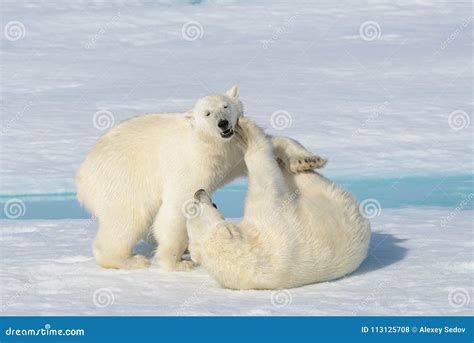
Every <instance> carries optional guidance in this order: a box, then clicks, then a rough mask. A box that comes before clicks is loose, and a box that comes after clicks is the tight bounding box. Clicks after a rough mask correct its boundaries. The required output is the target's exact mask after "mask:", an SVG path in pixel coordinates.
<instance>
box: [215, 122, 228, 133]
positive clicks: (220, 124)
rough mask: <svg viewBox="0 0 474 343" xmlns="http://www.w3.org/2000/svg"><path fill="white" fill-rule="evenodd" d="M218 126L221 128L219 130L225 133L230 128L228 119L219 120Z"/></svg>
mask: <svg viewBox="0 0 474 343" xmlns="http://www.w3.org/2000/svg"><path fill="white" fill-rule="evenodd" d="M217 126H218V127H219V129H221V130H222V131H225V130H227V129H228V128H229V121H228V120H227V119H221V120H219V122H218V123H217Z"/></svg>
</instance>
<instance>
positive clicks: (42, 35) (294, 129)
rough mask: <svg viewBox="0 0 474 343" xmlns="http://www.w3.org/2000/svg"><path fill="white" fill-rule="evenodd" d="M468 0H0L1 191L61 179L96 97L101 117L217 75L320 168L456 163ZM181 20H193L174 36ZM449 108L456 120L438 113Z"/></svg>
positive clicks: (467, 96)
mask: <svg viewBox="0 0 474 343" xmlns="http://www.w3.org/2000/svg"><path fill="white" fill-rule="evenodd" d="M471 6H472V4H471V2H470V1H460V2H458V1H456V2H438V1H428V0H423V1H416V2H413V1H370V3H368V4H362V3H359V2H353V1H346V2H337V3H335V2H334V1H330V0H326V1H318V3H317V4H315V3H313V2H311V1H298V2H295V1H290V2H288V1H278V2H276V1H272V2H271V3H269V2H267V1H236V2H218V1H216V2H214V1H212V2H203V3H201V4H197V5H189V4H188V2H186V1H179V2H174V1H158V2H153V3H151V2H148V1H127V2H125V1H114V2H113V3H107V2H102V1H96V2H92V3H91V2H87V3H85V2H69V1H45V2H34V1H13V0H10V1H6V2H3V5H2V21H3V23H2V24H3V25H6V24H7V23H9V22H11V21H20V22H21V23H22V24H23V25H24V28H25V35H24V37H23V38H21V39H18V40H15V41H10V40H8V39H5V37H3V36H2V41H1V42H2V53H1V57H2V58H1V63H2V102H1V111H2V120H1V125H2V135H1V136H2V143H1V146H2V155H1V165H2V168H1V171H0V179H1V180H2V194H14V193H18V192H23V193H26V192H64V191H65V192H72V191H74V184H73V176H74V172H75V170H76V169H77V167H78V165H79V163H80V162H81V161H82V159H83V158H84V156H85V154H86V153H87V151H88V150H89V149H90V148H91V146H92V145H93V143H94V142H95V141H96V140H97V138H98V137H100V136H101V135H102V134H103V131H102V130H101V129H98V128H96V126H97V127H99V128H102V126H101V125H95V126H94V123H93V118H94V114H95V113H97V112H98V111H100V110H102V111H109V112H110V113H111V114H112V116H113V121H114V122H115V123H118V122H120V121H122V120H124V119H127V118H130V117H132V116H135V115H139V114H143V113H147V112H160V111H171V110H186V109H188V108H190V107H191V106H192V104H193V103H194V101H195V100H196V99H197V98H198V97H200V96H203V95H205V94H207V93H209V92H214V91H222V90H224V89H227V88H228V87H230V86H231V85H232V84H240V85H241V95H242V99H243V101H244V105H245V108H246V113H247V115H248V116H250V117H252V118H254V119H256V120H257V121H258V122H259V123H260V124H261V125H262V126H264V127H265V128H266V129H267V130H268V132H270V133H274V134H275V133H278V134H284V135H288V136H291V137H294V138H297V139H299V140H300V141H301V142H302V143H304V144H305V145H306V146H308V147H309V148H310V149H312V150H313V151H315V152H317V153H319V154H321V155H323V156H328V157H330V158H331V162H330V163H329V165H328V167H327V173H328V176H336V175H354V174H355V173H357V174H359V175H368V176H371V175H372V176H373V175H380V174H386V175H389V174H391V175H397V176H399V175H413V174H419V175H424V174H427V173H431V172H433V171H436V172H438V173H441V174H447V173H460V172H466V171H467V170H470V168H471V167H472V158H471V154H470V152H472V148H473V140H472V125H471V126H466V124H465V123H468V121H470V119H471V116H472V105H473V101H472V65H473V59H472V50H471V46H472V30H471V28H472V11H471V10H472V8H471ZM193 21H194V22H198V23H199V24H200V25H201V26H202V31H199V32H198V35H197V37H198V39H196V40H194V41H190V40H186V39H184V38H183V37H184V36H183V34H182V29H183V26H185V24H187V23H189V22H193ZM370 21H375V22H376V23H377V24H378V25H379V27H380V31H379V32H380V36H379V38H378V39H374V40H371V41H370V40H369V41H367V40H364V39H362V37H361V36H360V35H359V30H360V29H361V27H362V26H363V24H364V23H366V22H370ZM3 25H2V26H3ZM191 27H192V26H191ZM369 28H370V27H369ZM198 30H199V27H198ZM199 33H202V37H201V36H200V35H199ZM369 33H370V32H368V33H367V34H366V36H364V37H366V38H368V39H370V37H371V36H370V35H369ZM191 34H192V32H191V31H190V33H189V35H191ZM187 37H191V38H193V37H194V36H187ZM199 37H201V38H199ZM457 110H458V111H462V112H456V113H458V114H457V115H456V116H454V115H453V117H452V118H451V119H452V120H451V121H449V120H448V118H449V115H450V114H451V113H452V112H453V111H457ZM275 111H286V112H288V113H289V114H290V116H291V125H290V127H288V128H285V129H283V130H276V129H274V128H273V127H272V125H271V122H270V120H271V115H272V113H274V112H275ZM103 113H104V112H102V114H103ZM104 118H105V119H106V118H108V117H107V115H105V117H102V119H104ZM453 118H458V120H460V121H461V122H458V121H456V123H457V124H456V125H454V126H453V125H451V126H450V125H449V123H450V122H451V123H453V122H454V120H453ZM463 120H464V122H463ZM101 123H102V125H104V126H105V127H107V122H106V121H105V122H101ZM279 123H280V124H284V123H285V122H284V121H283V122H279ZM463 123H464V124H463ZM96 124H99V123H98V122H96ZM283 127H285V125H284V126H283ZM453 127H454V129H453ZM459 128H463V129H459ZM38 175H41V177H38Z"/></svg>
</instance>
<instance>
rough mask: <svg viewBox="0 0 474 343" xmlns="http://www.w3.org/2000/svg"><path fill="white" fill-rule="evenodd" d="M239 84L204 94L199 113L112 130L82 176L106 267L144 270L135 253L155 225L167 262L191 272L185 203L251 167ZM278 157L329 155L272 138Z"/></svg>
mask: <svg viewBox="0 0 474 343" xmlns="http://www.w3.org/2000/svg"><path fill="white" fill-rule="evenodd" d="M238 93H239V91H238V88H237V87H233V88H232V89H230V90H229V91H228V92H227V93H224V94H214V95H209V96H206V97H204V98H202V99H200V100H199V101H198V102H197V103H196V105H195V106H194V108H193V109H192V110H191V111H188V112H185V113H161V114H151V115H146V116H140V117H136V118H133V119H130V120H128V121H125V122H123V123H121V124H119V125H117V126H116V127H114V128H113V129H111V130H110V131H108V132H107V133H106V134H105V135H104V136H103V137H102V138H101V139H100V140H99V141H98V142H97V144H96V145H95V146H94V147H93V149H92V151H91V152H90V153H89V155H88V156H87V157H86V159H85V160H84V162H83V163H82V165H81V166H80V168H79V170H78V172H77V175H76V188H77V197H78V200H79V201H80V202H81V203H82V204H84V205H85V206H86V208H87V209H88V210H89V211H90V212H91V213H92V214H93V215H94V216H95V217H97V218H98V220H99V224H100V227H99V231H98V233H97V236H96V239H95V241H94V246H93V251H94V256H95V258H96V260H97V263H98V264H100V265H101V266H103V267H106V268H141V267H146V266H148V265H149V261H148V260H147V259H146V258H145V257H144V256H141V255H132V249H133V247H134V246H135V244H136V243H137V241H138V240H139V239H140V238H142V237H143V236H145V235H146V234H147V233H148V232H149V229H150V225H152V230H153V234H154V237H155V239H156V240H157V241H158V243H159V247H158V252H157V257H158V261H159V264H160V265H161V266H162V267H164V268H166V269H168V270H187V269H189V268H190V267H191V266H192V263H191V262H190V261H182V255H183V252H184V251H185V249H186V248H187V246H188V236H187V231H186V217H185V214H186V213H185V211H183V208H184V207H185V205H186V204H188V203H189V200H190V199H192V197H193V194H194V192H195V191H196V189H199V188H205V189H207V190H208V191H209V192H213V191H214V190H215V189H217V188H218V187H220V186H222V185H224V184H225V183H227V182H229V181H231V180H232V179H234V178H235V177H237V176H240V175H244V174H245V172H246V167H245V163H244V160H243V153H242V150H241V149H240V148H239V147H238V146H237V145H236V144H235V140H234V138H233V137H234V128H235V126H236V123H237V120H238V119H239V117H240V116H242V114H243V111H242V104H241V102H240V100H239V98H238V95H239V94H238ZM272 143H273V148H274V150H275V155H276V156H278V157H279V158H280V159H283V160H287V161H289V163H290V165H291V166H292V167H291V168H292V171H293V172H299V171H302V170H306V169H312V168H315V167H320V166H321V165H322V164H324V161H323V160H322V159H320V158H318V157H317V156H313V155H312V154H311V153H310V152H309V151H307V150H306V149H304V148H303V147H302V146H301V145H299V144H298V143H297V142H295V141H293V140H291V139H289V138H284V137H274V138H273V139H272Z"/></svg>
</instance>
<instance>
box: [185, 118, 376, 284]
mask: <svg viewBox="0 0 474 343" xmlns="http://www.w3.org/2000/svg"><path fill="white" fill-rule="evenodd" d="M239 126H241V127H242V129H241V130H242V135H243V136H244V137H245V138H246V140H247V151H246V153H245V162H246V164H247V168H248V174H249V189H248V195H247V200H246V205H245V213H244V217H243V219H242V221H241V222H240V223H231V222H228V221H225V220H224V218H223V217H222V216H221V215H220V213H219V211H218V210H217V209H215V208H214V207H213V206H212V203H211V201H210V199H209V198H208V197H207V195H206V193H205V192H203V191H201V192H197V193H196V196H195V197H196V198H197V199H198V200H197V201H199V204H200V206H201V209H202V211H201V216H199V217H196V218H192V219H188V221H187V226H188V233H189V239H190V245H189V249H190V252H191V256H192V259H193V260H196V262H198V263H201V264H202V265H203V266H204V267H205V268H206V269H207V270H208V271H209V273H210V274H211V275H213V276H214V277H215V278H216V279H217V281H218V282H219V283H220V284H221V285H222V286H223V287H227V288H232V289H277V288H289V287H297V286H301V285H305V284H309V283H314V282H320V281H327V280H332V279H335V278H339V277H342V276H344V275H346V274H348V273H350V272H352V271H354V270H355V269H357V267H358V266H359V265H360V264H361V262H362V261H363V260H364V258H365V257H366V254H367V250H368V245H369V239H370V226H369V222H368V221H367V220H366V219H365V218H364V217H363V216H362V215H361V214H360V213H359V209H358V204H357V202H356V200H355V199H354V198H353V197H352V196H351V195H350V194H349V193H347V192H346V191H344V190H343V189H341V188H340V187H339V186H337V185H335V184H334V183H333V182H331V181H329V180H327V179H325V178H324V177H322V176H321V175H319V174H317V173H315V172H313V171H309V172H303V173H300V174H291V173H288V172H287V171H286V170H285V169H284V168H283V170H282V169H281V168H280V167H279V166H278V164H277V163H276V162H275V159H274V155H273V150H272V146H271V143H270V141H269V140H268V139H267V138H266V137H265V135H264V133H263V132H262V131H261V130H260V129H259V128H258V127H257V126H255V125H254V124H252V123H251V122H249V121H248V120H247V119H245V118H243V119H242V120H240V121H239Z"/></svg>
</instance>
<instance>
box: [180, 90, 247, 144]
mask: <svg viewBox="0 0 474 343" xmlns="http://www.w3.org/2000/svg"><path fill="white" fill-rule="evenodd" d="M242 115H243V107H242V103H241V102H240V100H239V87H238V86H234V87H232V88H231V89H229V90H228V91H227V92H226V93H221V94H211V95H208V96H205V97H203V98H201V99H199V100H198V101H197V102H196V104H195V105H194V107H193V109H192V110H191V112H190V113H189V114H188V115H187V116H186V118H187V119H188V120H190V122H191V125H192V126H193V128H196V129H198V130H200V131H201V132H204V133H205V134H207V135H210V136H212V137H218V138H221V139H225V140H227V139H230V138H232V137H233V136H234V128H235V126H236V124H237V121H238V120H239V117H240V116H242Z"/></svg>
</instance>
